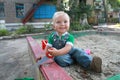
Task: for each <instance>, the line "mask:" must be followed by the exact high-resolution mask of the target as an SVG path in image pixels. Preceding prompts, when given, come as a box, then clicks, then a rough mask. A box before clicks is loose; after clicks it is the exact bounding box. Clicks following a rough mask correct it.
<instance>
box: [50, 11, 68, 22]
mask: <svg viewBox="0 0 120 80" xmlns="http://www.w3.org/2000/svg"><path fill="white" fill-rule="evenodd" d="M61 15H65V16H67V17H68V19H69V20H70V17H69V15H68V14H67V13H65V12H64V11H58V12H55V13H54V15H53V18H52V19H53V24H54V22H55V20H56V18H57V17H59V16H61Z"/></svg>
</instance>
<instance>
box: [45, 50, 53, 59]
mask: <svg viewBox="0 0 120 80" xmlns="http://www.w3.org/2000/svg"><path fill="white" fill-rule="evenodd" d="M50 49H51V50H52V49H53V48H50ZM46 56H47V57H48V58H53V56H52V55H51V54H50V53H49V52H47V53H46Z"/></svg>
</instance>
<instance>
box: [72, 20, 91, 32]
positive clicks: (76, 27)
mask: <svg viewBox="0 0 120 80" xmlns="http://www.w3.org/2000/svg"><path fill="white" fill-rule="evenodd" d="M91 28H92V26H91V25H89V24H85V25H81V24H80V23H79V22H74V23H71V27H70V30H74V31H80V30H87V29H91Z"/></svg>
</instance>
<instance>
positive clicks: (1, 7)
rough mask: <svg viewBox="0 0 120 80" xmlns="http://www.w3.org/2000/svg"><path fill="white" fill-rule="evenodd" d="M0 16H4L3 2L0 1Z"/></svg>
mask: <svg viewBox="0 0 120 80" xmlns="http://www.w3.org/2000/svg"><path fill="white" fill-rule="evenodd" d="M0 17H5V12H4V3H2V2H1V3H0Z"/></svg>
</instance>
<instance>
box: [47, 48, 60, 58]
mask: <svg viewBox="0 0 120 80" xmlns="http://www.w3.org/2000/svg"><path fill="white" fill-rule="evenodd" d="M48 52H49V53H50V54H51V55H52V56H57V55H58V50H57V49H56V48H52V49H51V48H49V49H48Z"/></svg>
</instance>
